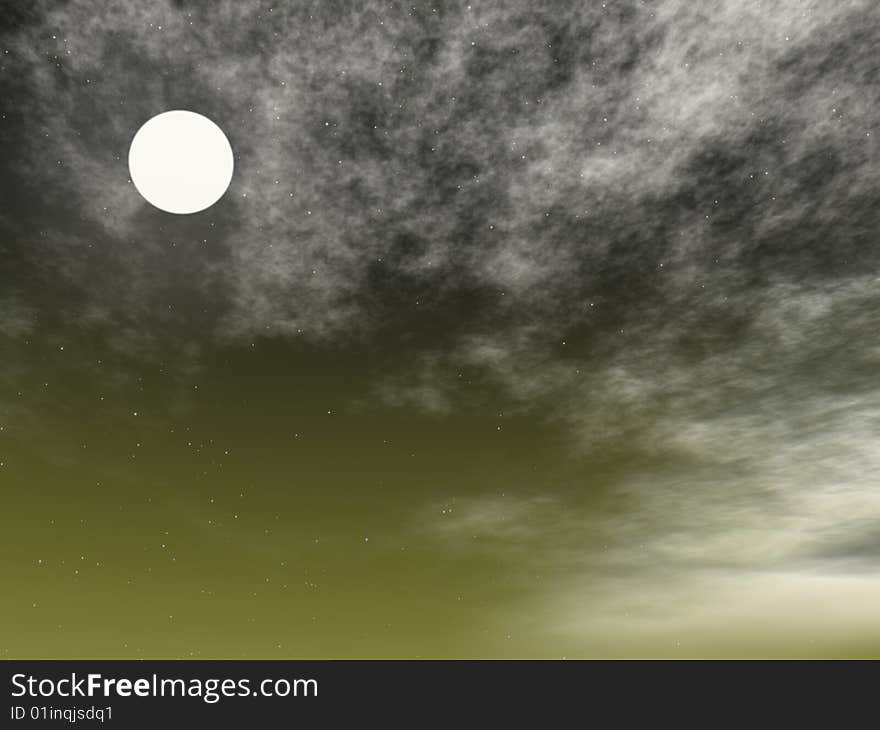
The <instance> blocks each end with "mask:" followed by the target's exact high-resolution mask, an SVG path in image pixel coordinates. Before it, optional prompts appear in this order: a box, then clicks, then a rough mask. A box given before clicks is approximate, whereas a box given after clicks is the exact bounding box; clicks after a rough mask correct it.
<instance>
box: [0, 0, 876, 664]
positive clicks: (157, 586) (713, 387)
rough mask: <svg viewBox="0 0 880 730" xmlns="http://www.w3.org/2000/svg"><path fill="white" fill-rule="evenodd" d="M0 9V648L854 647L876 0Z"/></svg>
mask: <svg viewBox="0 0 880 730" xmlns="http://www.w3.org/2000/svg"><path fill="white" fill-rule="evenodd" d="M0 8H2V10H0V54H2V55H0V107H2V116H0V146H2V151H0V166H2V178H0V179H2V192H0V196H2V197H0V201H2V203H0V256H2V265H0V429H2V430H0V488H2V489H3V493H4V497H5V498H6V500H7V504H8V506H9V509H6V510H4V511H3V512H4V516H3V517H2V521H3V522H0V527H4V528H5V529H4V530H0V532H2V534H3V537H2V538H0V541H2V543H0V544H2V546H3V548H4V554H5V555H7V556H9V557H8V558H5V559H4V560H5V561H6V562H5V563H0V565H2V570H3V572H4V573H7V581H6V584H7V585H14V586H16V588H15V590H13V591H12V592H11V593H8V594H6V595H4V597H3V598H2V599H0V617H3V616H5V617H6V618H2V619H0V620H2V621H3V623H4V624H5V625H7V626H8V625H9V623H10V622H11V621H14V622H15V623H16V624H17V625H19V626H23V627H24V629H23V630H22V631H20V632H19V635H18V636H16V637H15V638H9V637H8V636H6V632H2V633H0V653H3V652H5V653H6V655H19V656H27V655H30V654H33V653H34V652H36V653H47V654H52V653H53V650H54V652H55V653H56V654H57V653H58V652H59V651H60V652H61V653H62V654H65V655H70V656H77V655H81V654H82V653H83V652H84V651H85V650H86V648H87V647H95V646H98V648H96V649H93V651H97V652H98V653H100V654H101V655H106V656H128V655H135V654H136V655H138V656H140V655H149V654H151V652H152V655H168V656H186V655H189V654H190V653H192V654H193V655H202V656H206V655H218V656H225V655H230V656H232V655H234V656H239V655H246V656H277V655H290V656H295V655H307V656H350V655H358V656H377V655H383V656H384V655H396V656H415V655H421V656H431V655H434V656H439V655H444V656H449V655H451V656H456V655H457V656H464V655H468V656H512V655H516V656H561V655H570V656H593V655H599V654H601V655H609V654H610V655H633V654H635V655H646V654H647V655H675V656H680V655H691V656H693V655H702V654H712V655H718V654H720V655H726V654H735V653H746V654H751V655H754V654H774V655H778V654H785V655H791V654H797V655H802V654H803V655H810V654H822V655H827V654H833V655H853V654H861V653H866V652H867V653H876V651H877V647H878V646H880V623H878V622H877V620H876V617H875V616H874V612H873V611H871V610H870V607H871V606H873V605H877V601H878V600H880V582H878V581H877V579H876V577H875V575H874V574H875V572H876V567H877V564H878V560H880V536H878V530H877V520H878V518H880V492H878V488H880V483H878V477H877V475H878V474H880V446H878V443H880V441H878V436H880V386H878V380H877V377H878V366H880V345H878V341H877V336H878V335H877V331H878V330H877V322H878V314H877V313H878V311H880V309H878V305H880V275H878V263H880V248H878V245H877V244H878V242H877V225H878V217H880V214H878V198H880V167H878V146H877V135H878V134H880V131H878V129H877V126H878V125H877V109H878V101H880V75H878V70H880V69H878V66H880V64H878V61H877V48H878V46H880V9H878V7H877V5H876V3H874V2H855V1H851V0H848V1H847V2H838V3H828V2H824V3H819V2H800V1H799V2H794V1H793V0H779V1H777V2H772V3H770V2H763V3H762V2H748V3H745V2H739V1H735V0H729V1H725V2H685V1H684V0H669V1H667V2H660V1H658V2H625V1H621V2H612V1H610V0H609V1H608V2H605V3H602V2H563V1H554V2H544V3H541V2H531V1H530V2H524V1H519V2H472V3H470V4H466V3H444V2H438V3H430V4H398V3H387V2H386V3H373V2H364V3H341V2H326V1H325V2H313V3H304V2H302V3H301V2H280V1H279V2H275V3H272V2H251V1H249V0H222V1H220V2H140V1H133V0H132V1H128V2H121V1H120V2H107V3H100V4H95V3H91V2H85V1H83V0H69V1H67V2H43V1H35V2H27V3H23V2H11V1H6V2H2V3H0ZM169 109H189V110H193V111H196V112H199V113H201V114H204V115H206V116H208V117H210V118H211V119H213V120H214V121H215V122H216V123H217V124H219V125H220V127H221V128H222V129H223V130H224V131H225V133H226V134H227V136H228V137H229V140H230V142H231V144H232V147H233V150H234V154H235V175H234V177H233V180H232V184H231V186H230V188H229V190H228V191H227V193H226V195H225V197H224V198H223V199H222V200H221V201H220V202H218V203H217V204H216V205H215V206H213V207H212V208H210V209H208V210H206V211H203V212H201V213H197V214H194V215H190V216H176V215H171V214H167V213H164V212H162V211H160V210H157V209H155V208H153V207H151V206H150V205H149V204H148V203H147V202H146V201H144V200H143V199H142V198H141V197H140V195H139V194H138V193H137V191H136V190H135V188H134V186H133V185H132V183H131V181H130V179H129V172H128V167H127V154H128V146H129V144H130V142H131V139H132V137H133V135H134V133H135V132H136V131H137V129H138V128H139V127H140V126H141V125H142V124H143V123H144V122H145V121H146V120H147V119H149V118H150V117H152V116H154V115H156V114H159V113H161V112H163V111H167V110H169ZM247 500H251V501H250V502H248V501H247ZM245 502H247V504H248V507H242V506H241V505H242V504H244V503H245ZM250 505H253V506H250ZM89 520H93V522H89ZM245 522H246V523H247V524H245ZM166 538H167V539H166ZM160 546H161V547H160ZM318 546H320V547H318ZM324 546H326V548H325V547H324ZM172 549H173V550H174V555H173V557H174V560H173V561H172V560H171V558H170V557H169V555H170V553H169V552H168V551H169V550H172ZM81 563H82V565H80V564H81ZM74 566H77V567H74ZM84 566H90V567H89V569H88V571H87V570H86V568H85V567H84ZM75 570H76V571H82V572H74V571H75ZM264 578H265V580H264ZM254 581H256V583H258V584H259V588H258V589H257V588H255V583H254ZM267 585H268V586H270V588H267V587H266V586H267ZM282 585H283V586H285V587H284V588H283V589H282V588H281V587H280V586H282ZM829 596H833V597H834V600H833V605H830V604H831V601H830V600H829ZM148 597H152V598H148ZM65 601H66V602H68V604H69V607H68V612H69V613H68V616H67V618H65V617H64V614H63V612H62V609H61V603H63V602H65ZM153 602H154V603H155V606H153ZM70 606H72V608H70ZM151 606H152V607H151ZM132 612H135V613H138V612H142V613H143V615H142V616H141V620H142V628H141V630H139V631H138V630H135V629H132V628H131V627H130V626H129V625H127V624H126V621H125V618H124V617H125V616H128V615H131V614H132ZM138 615H141V614H140V613H138ZM169 616H170V617H172V618H169ZM174 617H176V618H174ZM206 617H207V618H206ZM56 625H57V626H58V628H56ZM108 625H109V626H110V627H112V629H113V630H112V631H111V632H110V634H109V635H107V634H106V633H104V634H102V633H101V627H102V626H104V627H106V626H108ZM65 626H66V628H65ZM205 626H207V627H209V628H210V631H209V632H208V633H206V634H204V635H203V634H202V633H200V631H199V627H205ZM256 626H261V627H263V628H261V629H259V630H258V629H257V628H255V627H256ZM171 627H173V628H171ZM50 628H51V633H48V632H49V629H50ZM783 629H784V630H783ZM206 631H207V630H206ZM99 635H100V636H102V637H103V638H102V639H101V640H100V643H99V644H95V642H96V641H98V639H97V637H98V636H99ZM157 637H163V638H161V639H159V638H157ZM157 642H158V643H157ZM53 647H54V649H53Z"/></svg>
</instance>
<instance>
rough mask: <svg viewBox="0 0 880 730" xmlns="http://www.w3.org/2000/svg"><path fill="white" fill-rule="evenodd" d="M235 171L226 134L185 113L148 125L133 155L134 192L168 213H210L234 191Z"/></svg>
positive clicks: (130, 154) (130, 156)
mask: <svg viewBox="0 0 880 730" xmlns="http://www.w3.org/2000/svg"><path fill="white" fill-rule="evenodd" d="M232 168H233V157H232V147H231V146H230V144H229V140H228V139H226V135H225V134H223V130H222V129H220V127H218V126H217V125H216V124H215V123H214V122H212V121H211V120H210V119H208V118H207V117H204V116H202V115H201V114H196V113H195V112H190V111H184V110H182V109H175V110H173V111H168V112H163V113H162V114H158V115H156V116H155V117H153V118H152V119H150V120H149V121H147V122H146V124H144V125H143V126H142V127H141V128H140V129H139V130H138V131H137V133H136V134H135V135H134V139H132V141H131V147H130V148H129V150H128V170H129V172H130V174H131V181H132V182H133V183H134V186H135V188H137V191H138V192H139V193H140V194H141V195H142V196H143V197H144V199H145V200H146V201H147V202H148V203H151V204H152V205H155V206H156V207H157V208H159V210H164V211H165V212H167V213H177V214H181V215H185V214H187V213H198V212H199V211H200V210H205V208H210V207H211V206H212V205H214V203H216V202H217V201H218V200H220V198H222V197H223V193H225V192H226V189H227V188H228V187H229V183H230V182H231V180H232Z"/></svg>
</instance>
